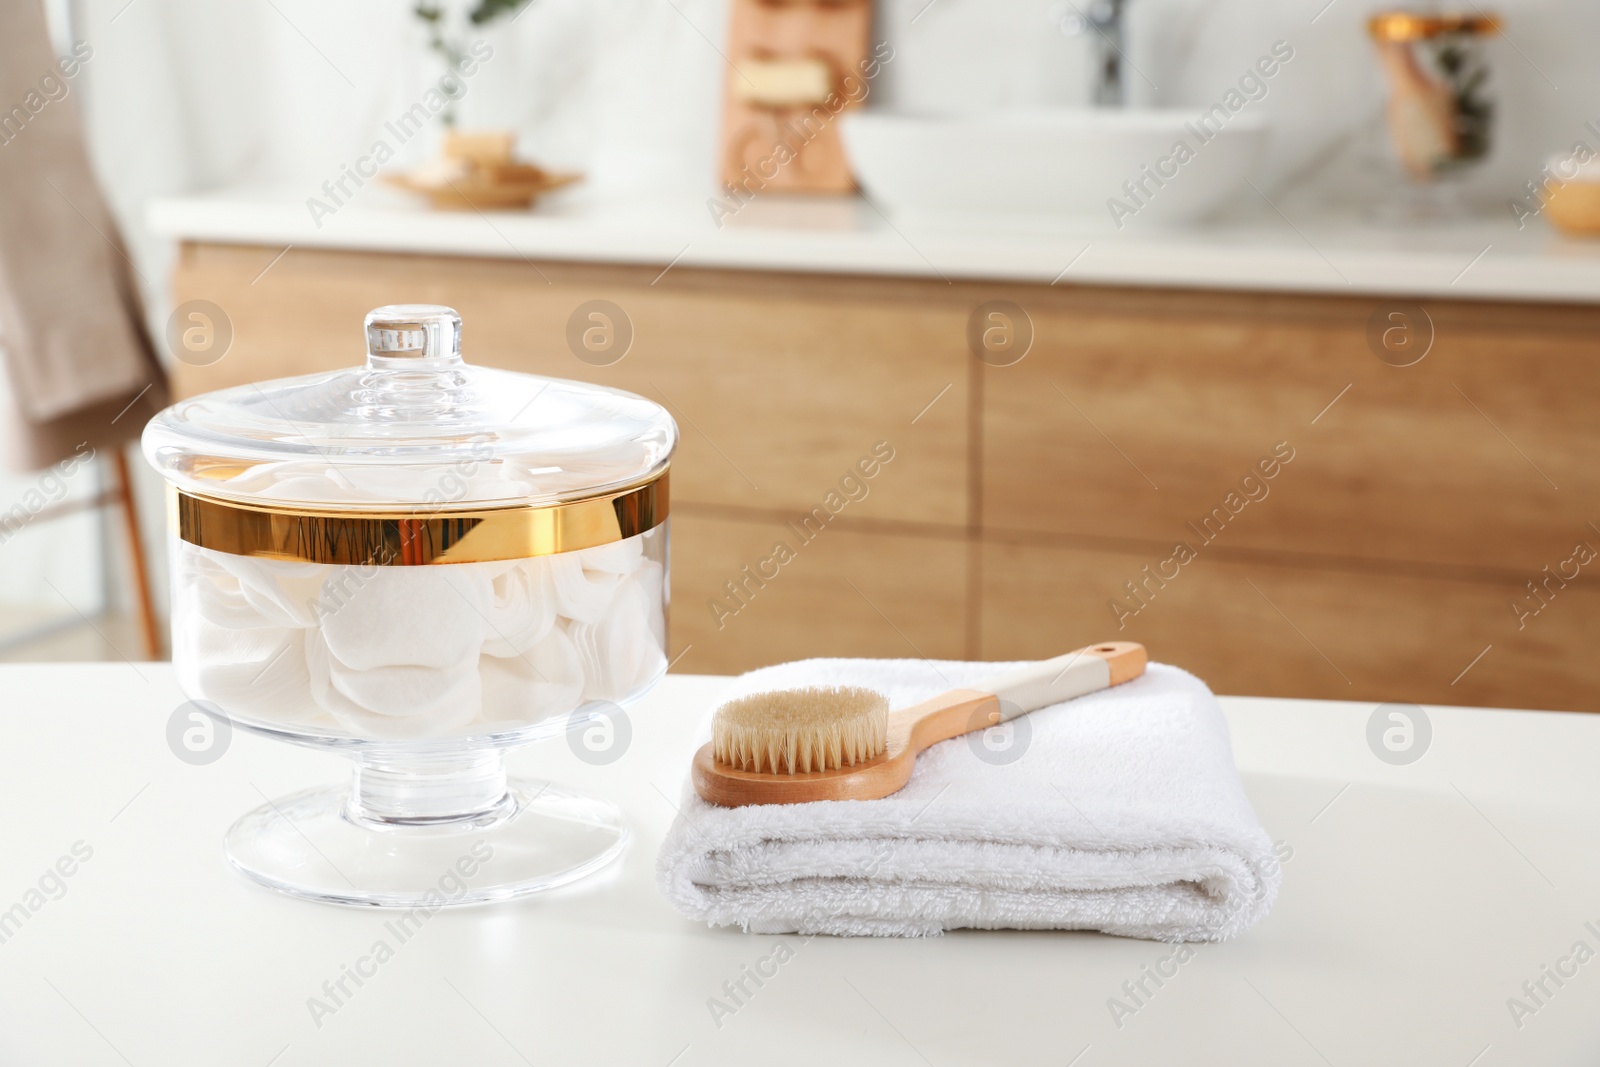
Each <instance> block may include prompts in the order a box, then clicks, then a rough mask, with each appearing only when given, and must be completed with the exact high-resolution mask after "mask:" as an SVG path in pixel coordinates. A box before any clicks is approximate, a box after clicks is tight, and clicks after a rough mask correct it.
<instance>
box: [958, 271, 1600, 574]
mask: <svg viewBox="0 0 1600 1067" xmlns="http://www.w3.org/2000/svg"><path fill="white" fill-rule="evenodd" d="M1017 299H1018V301H1019V302H1020V303H1022V304H1023V306H1024V307H1025V308H1026V309H1027V310H1028V311H1029V313H1030V316H1031V318H1032V319H1033V322H1034V336H1035V340H1034V345H1033V349H1032V351H1031V352H1029V354H1028V355H1027V357H1026V358H1025V359H1023V360H1022V361H1021V362H1020V363H1017V364H1015V365H1014V366H1010V367H990V368H985V370H984V374H983V382H982V389H983V423H982V425H983V430H982V432H983V437H984V440H983V474H982V482H983V507H982V512H983V518H982V521H983V524H984V525H985V526H986V527H990V528H999V529H1011V530H1033V531H1050V532H1059V533H1071V534H1079V535H1093V536H1101V537H1112V538H1120V539H1128V538H1136V539H1144V540H1153V541H1158V542H1168V543H1170V542H1171V541H1173V540H1179V539H1181V540H1187V541H1190V542H1191V543H1196V544H1197V547H1198V542H1196V537H1197V536H1198V531H1197V530H1196V529H1195V528H1193V527H1191V526H1190V525H1189V524H1190V523H1195V524H1197V525H1198V524H1199V523H1200V521H1201V520H1202V519H1203V518H1204V517H1205V516H1207V515H1212V514H1215V513H1216V511H1217V509H1218V508H1222V509H1224V510H1223V512H1222V514H1221V515H1219V516H1217V518H1218V519H1219V520H1222V521H1218V522H1214V524H1213V525H1214V526H1215V527H1216V528H1218V529H1220V528H1222V527H1224V526H1225V527H1226V532H1225V533H1221V534H1220V536H1219V537H1218V538H1217V540H1218V543H1220V544H1226V545H1228V546H1230V547H1233V548H1267V549H1273V550H1278V551H1288V552H1296V553H1302V554H1309V555H1318V556H1326V557H1359V558H1366V559H1389V560H1413V561H1418V562H1421V563H1428V564H1451V565H1458V566H1467V567H1488V568H1506V569H1511V570H1517V571H1524V570H1525V571H1527V572H1529V573H1528V575H1527V576H1528V577H1531V576H1532V574H1534V573H1537V572H1538V571H1539V570H1540V568H1541V567H1543V566H1544V565H1545V564H1546V563H1550V562H1553V557H1552V553H1555V552H1562V553H1564V552H1565V551H1566V550H1567V549H1569V548H1570V547H1571V544H1572V542H1573V540H1574V539H1576V538H1579V537H1581V536H1583V535H1584V530H1585V524H1586V522H1588V521H1589V520H1591V519H1595V518H1597V517H1600V513H1597V512H1595V511H1594V502H1595V501H1596V500H1597V499H1600V426H1597V424H1596V419H1595V405H1596V402H1597V401H1600V309H1584V308H1568V307H1550V308H1537V307H1522V306H1516V307H1513V306H1484V305H1465V304H1451V303H1448V302H1437V303H1430V304H1429V305H1427V310H1428V312H1429V314H1430V315H1431V318H1432V321H1433V324H1434V335H1435V336H1434V341H1433V346H1432V349H1431V350H1430V351H1429V352H1428V354H1427V355H1426V357H1425V358H1423V359H1422V360H1421V361H1420V362H1419V363H1417V364H1415V365H1413V366H1409V367H1396V366H1391V365H1388V364H1386V363H1384V362H1382V361H1380V360H1379V359H1378V358H1377V357H1376V356H1375V355H1374V354H1373V351H1372V350H1371V349H1370V348H1369V346H1368V339H1367V334H1368V322H1369V318H1370V317H1371V316H1372V314H1373V313H1374V311H1377V310H1379V309H1380V308H1383V307H1390V306H1393V304H1392V302H1385V301H1381V300H1377V299H1341V298H1329V297H1317V298H1312V297H1263V296H1251V295H1245V294H1220V293H1219V294H1196V293H1181V294H1178V293H1168V294H1162V293H1146V294H1127V293H1120V294H1119V293H1109V294H1107V293H1103V292H1102V293H1100V294H1097V295H1093V296H1087V295H1084V294H1083V293H1081V292H1080V293H1077V294H1066V293H1060V294H1053V293H1049V292H1045V291H1042V290H1040V291H1036V292H1034V293H1032V294H1031V295H1020V296H1019V297H1018V298H1017ZM1329 405H1332V406H1331V407H1330V406H1329ZM1278 442H1287V443H1288V444H1287V447H1289V448H1292V449H1293V451H1294V457H1295V458H1294V460H1293V462H1292V463H1291V464H1290V465H1288V466H1287V467H1285V468H1284V469H1283V471H1282V473H1281V475H1280V476H1279V477H1277V478H1276V479H1275V480H1274V481H1272V482H1271V483H1270V484H1267V485H1265V486H1264V487H1262V488H1253V491H1254V492H1256V493H1257V494H1258V495H1259V494H1261V493H1268V494H1270V495H1268V496H1267V497H1266V498H1265V499H1262V500H1260V501H1259V502H1255V503H1248V504H1247V505H1246V506H1243V507H1238V508H1237V510H1238V514H1237V516H1236V520H1237V521H1229V520H1230V519H1231V518H1232V516H1231V512H1232V511H1233V510H1234V507H1230V506H1229V504H1228V503H1227V502H1226V501H1227V497H1228V494H1229V493H1237V494H1238V496H1237V497H1236V498H1235V506H1237V504H1236V502H1237V501H1238V500H1243V499H1244V496H1245V494H1244V493H1243V492H1242V491H1241V489H1240V483H1241V481H1242V479H1244V478H1245V476H1246V475H1248V474H1250V473H1251V472H1252V468H1253V467H1254V466H1255V465H1256V464H1257V463H1258V462H1259V461H1260V460H1261V459H1262V458H1263V457H1268V456H1270V455H1271V454H1272V452H1273V449H1274V446H1275V444H1277V443H1278ZM1250 484H1251V486H1252V487H1254V484H1255V483H1250ZM1557 487H1559V488H1557Z"/></svg>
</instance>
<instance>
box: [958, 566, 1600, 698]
mask: <svg viewBox="0 0 1600 1067" xmlns="http://www.w3.org/2000/svg"><path fill="white" fill-rule="evenodd" d="M1164 558H1165V556H1164V554H1161V553H1141V552H1133V551H1119V550H1096V549H1091V548H1084V547H1067V546H1060V545H1044V544H996V543H988V544H986V545H985V546H984V549H983V562H982V578H981V602H982V609H981V610H982V646H981V647H982V652H983V655H984V657H985V658H989V659H1014V658H1015V659H1022V658H1032V657H1042V656H1047V655H1052V654H1056V653H1059V652H1060V651H1061V650H1063V649H1066V648H1073V647H1077V646H1079V645H1082V644H1084V643H1085V642H1090V641H1097V640H1103V639H1107V638H1111V637H1117V638H1121V639H1124V640H1131V641H1141V642H1143V643H1144V644H1145V645H1146V646H1147V647H1148V648H1149V650H1150V655H1151V657H1152V658H1154V659H1157V660H1161V661H1163V662H1166V663H1173V664H1176V665H1178V666H1180V667H1183V668H1185V669H1187V670H1190V671H1192V672H1194V673H1195V674H1197V675H1198V676H1200V677H1201V678H1203V679H1205V681H1206V682H1207V683H1208V684H1210V685H1211V687H1212V688H1213V689H1215V690H1216V691H1217V692H1220V693H1232V694H1240V695H1250V696H1294V697H1318V698H1324V699H1330V700H1370V701H1374V702H1378V701H1410V702H1413V703H1438V704H1475V705H1486V706H1495V707H1513V708H1515V707H1537V708H1559V709H1572V710H1584V711H1595V710H1600V659H1597V658H1596V657H1595V655H1594V651H1593V650H1594V642H1595V636H1596V635H1597V634H1600V590H1596V589H1594V588H1593V587H1587V588H1586V587H1585V582H1584V579H1582V578H1579V579H1578V580H1577V581H1575V582H1570V583H1568V584H1567V585H1566V587H1565V588H1556V587H1554V586H1552V587H1551V589H1552V595H1551V597H1550V600H1549V601H1548V602H1547V603H1546V604H1545V606H1544V608H1543V610H1542V611H1540V612H1539V614H1537V615H1536V616H1532V617H1528V618H1524V619H1522V620H1521V621H1522V622H1523V623H1525V625H1523V626H1521V627H1520V628H1519V619H1518V616H1517V613H1516V612H1514V611H1512V610H1511V607H1510V603H1511V601H1512V600H1513V599H1518V598H1519V597H1521V596H1523V595H1525V594H1526V593H1527V590H1526V589H1525V588H1523V587H1521V586H1520V585H1519V584H1518V583H1516V582H1511V581H1473V580H1464V579H1451V578H1424V577H1417V576H1415V575H1414V574H1408V573H1406V569H1405V568H1403V567H1393V568H1382V569H1379V568H1374V569H1343V568H1340V569H1335V568H1320V567H1306V566H1295V565H1292V564H1286V563H1283V562H1279V561H1268V560H1259V559H1258V560H1250V559H1239V558H1237V557H1233V558H1226V559H1223V558H1216V557H1214V556H1206V555H1204V554H1202V555H1201V556H1200V557H1198V558H1196V559H1195V560H1193V561H1192V562H1190V563H1188V564H1184V565H1181V566H1178V567H1177V568H1176V569H1177V577H1175V578H1173V579H1171V580H1170V581H1166V582H1165V584H1164V585H1162V584H1160V583H1158V582H1148V584H1145V583H1146V582H1147V577H1146V575H1145V573H1144V571H1143V568H1144V567H1145V566H1146V565H1147V564H1150V565H1152V567H1157V566H1158V565H1159V563H1160V562H1161V561H1162V560H1164ZM1172 570H1173V568H1172V567H1168V568H1166V571H1167V573H1171V572H1172ZM1158 577H1159V574H1158ZM1129 581H1133V582H1135V583H1138V584H1143V585H1144V588H1143V590H1142V591H1141V597H1143V598H1144V599H1143V606H1142V607H1140V602H1139V601H1135V600H1134V599H1133V598H1132V597H1130V595H1129V594H1128V591H1127V589H1126V586H1125V585H1124V583H1126V582H1129ZM1112 601H1117V602H1120V603H1121V604H1123V605H1124V607H1125V608H1126V609H1128V610H1129V611H1132V610H1133V609H1134V608H1139V610H1138V612H1137V614H1132V615H1126V616H1125V615H1122V614H1121V613H1119V612H1116V611H1113V610H1112V609H1111V608H1110V606H1109V605H1110V603H1111V602H1112ZM1529 602H1530V603H1536V602H1532V601H1529ZM1119 621H1120V622H1123V623H1125V624H1126V625H1125V627H1124V628H1121V629H1119V628H1118V624H1119ZM1491 646H1492V647H1491ZM1486 647H1488V651H1487V652H1484V649H1485V648H1486ZM1480 653H1481V654H1482V658H1481V659H1478V660H1477V662H1476V663H1473V660H1474V658H1475V657H1478V656H1479V655H1480ZM1469 665H1470V669H1468V668H1469ZM1463 672H1464V673H1463Z"/></svg>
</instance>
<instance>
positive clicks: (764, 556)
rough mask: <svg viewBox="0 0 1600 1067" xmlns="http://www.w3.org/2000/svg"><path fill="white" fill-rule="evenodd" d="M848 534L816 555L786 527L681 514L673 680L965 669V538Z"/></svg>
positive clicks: (826, 536) (828, 532)
mask: <svg viewBox="0 0 1600 1067" xmlns="http://www.w3.org/2000/svg"><path fill="white" fill-rule="evenodd" d="M846 523H847V520H845V519H839V520H836V521H835V523H834V524H832V525H829V526H827V527H825V528H823V529H822V531H821V532H820V533H817V534H816V535H815V537H814V539H813V540H811V541H810V542H809V543H807V542H805V541H803V540H802V539H801V538H800V537H798V536H797V535H796V533H795V531H794V530H793V528H791V527H789V526H787V525H786V524H784V523H783V522H780V521H778V520H776V519H766V520H763V519H754V520H752V519H745V518H728V517H724V516H719V515H711V514H706V513H703V512H700V511H697V510H695V509H692V508H691V509H687V510H679V511H678V512H676V513H675V514H674V515H673V517H672V623H671V631H672V655H673V656H674V657H677V656H680V655H681V656H682V658H681V659H679V660H678V661H677V664H676V666H675V667H674V670H676V671H679V672H686V673H704V674H733V673H738V672H740V671H746V670H750V669H752V668H755V667H760V666H765V665H766V664H769V663H778V662H782V661H784V660H795V659H805V658H807V657H809V656H882V657H891V658H898V659H915V658H920V657H924V656H926V657H928V658H931V659H961V658H963V657H964V656H965V655H966V654H967V652H966V649H967V641H966V632H965V630H966V627H965V619H966V614H967V548H966V544H965V541H964V540H963V539H962V538H961V536H960V533H959V531H956V532H954V533H953V534H952V535H949V536H911V535H905V534H893V533H883V532H879V531H866V530H862V529H860V528H859V524H857V526H856V527H851V526H849V525H846ZM779 542H782V543H784V544H785V545H787V546H788V547H789V548H790V549H791V550H792V552H793V558H792V559H789V560H788V562H778V559H779V557H780V556H781V553H775V552H774V548H775V545H776V544H778V543H779ZM769 560H770V561H773V562H771V563H767V564H766V565H763V564H764V561H769ZM746 567H749V568H750V571H749V572H746V571H745V568H746ZM763 573H764V574H767V575H772V577H768V578H763V577H762V574H763ZM752 575H753V576H754V577H753V578H752ZM730 582H731V583H734V585H735V586H736V587H737V597H735V595H734V594H732V593H730V591H729V589H728V583H730Z"/></svg>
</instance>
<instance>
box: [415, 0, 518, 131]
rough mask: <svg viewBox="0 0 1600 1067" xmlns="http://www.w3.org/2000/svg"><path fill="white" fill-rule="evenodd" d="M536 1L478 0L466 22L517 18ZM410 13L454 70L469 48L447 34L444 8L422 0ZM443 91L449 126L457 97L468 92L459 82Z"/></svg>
mask: <svg viewBox="0 0 1600 1067" xmlns="http://www.w3.org/2000/svg"><path fill="white" fill-rule="evenodd" d="M532 2H533V0H477V3H476V4H474V5H473V7H472V10H470V11H468V12H467V21H468V22H469V23H471V24H472V25H474V26H485V25H488V24H489V23H491V22H493V21H494V20H496V19H498V18H501V17H502V16H505V15H511V16H513V17H515V16H516V15H517V14H518V13H519V12H521V11H522V9H523V8H525V7H527V6H528V5H529V4H530V3H532ZM411 13H412V14H413V15H415V16H416V17H417V19H418V20H419V21H420V22H421V23H422V24H423V26H424V27H426V28H427V31H428V50H429V51H430V52H433V53H434V54H435V55H437V56H438V57H439V58H440V59H442V60H443V61H444V63H445V65H446V66H448V67H449V68H450V69H451V70H456V69H458V68H459V67H460V65H461V62H462V60H463V59H465V58H466V49H465V48H464V47H463V46H462V43H461V40H460V38H458V37H451V36H447V35H446V23H447V22H448V17H447V15H446V14H445V10H444V8H443V7H441V6H440V5H439V4H438V3H437V2H435V0H420V2H419V3H418V4H417V6H416V7H414V8H412V9H411ZM440 91H441V92H443V93H444V95H445V100H446V101H447V103H446V104H445V108H444V110H443V111H441V112H439V121H440V122H442V123H444V124H445V125H446V126H454V125H455V124H456V109H455V102H456V100H457V99H458V98H459V97H460V96H461V95H462V94H464V93H465V92H466V89H465V87H463V86H462V85H461V84H460V83H459V82H455V83H452V84H449V85H441V86H440Z"/></svg>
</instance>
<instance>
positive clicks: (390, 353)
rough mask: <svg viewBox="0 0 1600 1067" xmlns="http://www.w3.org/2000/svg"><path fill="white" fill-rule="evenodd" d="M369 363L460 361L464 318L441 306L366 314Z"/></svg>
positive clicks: (392, 307)
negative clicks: (462, 321) (390, 361)
mask: <svg viewBox="0 0 1600 1067" xmlns="http://www.w3.org/2000/svg"><path fill="white" fill-rule="evenodd" d="M366 327H367V358H368V361H369V362H375V361H379V360H382V361H389V360H407V361H410V360H425V361H428V362H441V363H458V362H460V360H461V316H460V315H457V314H456V312H455V309H454V308H447V307H443V306H441V305H439V304H389V305H387V306H386V307H381V308H375V309H373V310H372V311H369V312H367V321H366Z"/></svg>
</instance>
